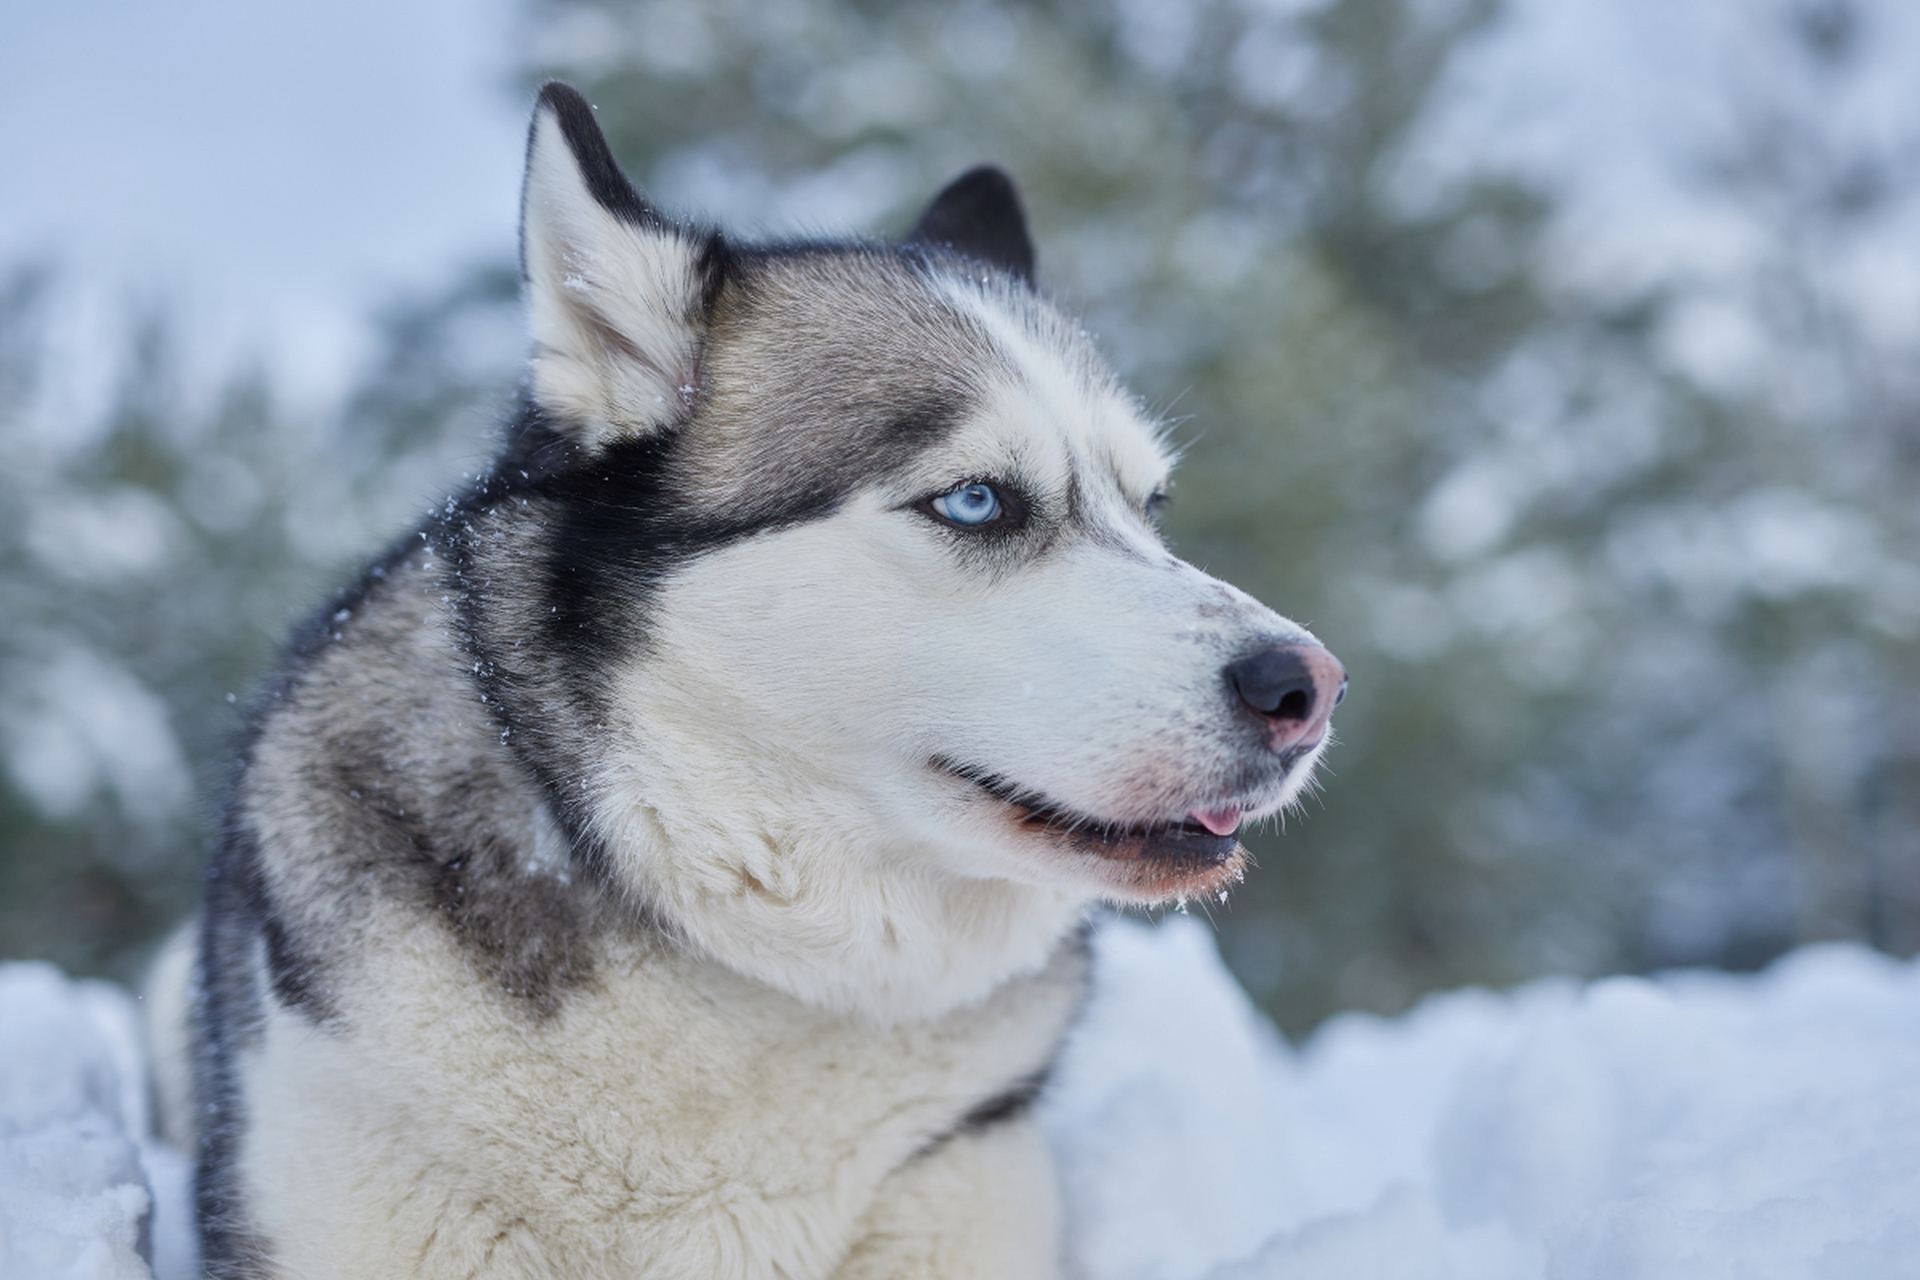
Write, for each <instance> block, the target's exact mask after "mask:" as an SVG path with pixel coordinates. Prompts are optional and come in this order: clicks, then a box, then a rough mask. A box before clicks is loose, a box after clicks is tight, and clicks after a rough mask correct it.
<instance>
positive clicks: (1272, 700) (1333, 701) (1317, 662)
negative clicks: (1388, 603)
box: [1226, 644, 1347, 751]
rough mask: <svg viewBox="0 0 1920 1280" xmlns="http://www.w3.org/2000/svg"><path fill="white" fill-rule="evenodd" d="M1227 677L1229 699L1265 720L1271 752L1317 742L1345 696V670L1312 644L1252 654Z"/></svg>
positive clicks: (1235, 664)
mask: <svg viewBox="0 0 1920 1280" xmlns="http://www.w3.org/2000/svg"><path fill="white" fill-rule="evenodd" d="M1226 677H1227V685H1228V687H1230V688H1231V689H1232V690H1233V692H1234V696H1235V697H1237V698H1239V700H1240V701H1241V702H1242V703H1243V704H1245V705H1246V706H1247V707H1249V708H1250V709H1252V710H1253V712H1254V713H1255V714H1257V715H1258V716H1260V718H1261V719H1262V720H1263V721H1265V723H1266V736H1267V745H1268V746H1270V747H1271V748H1272V749H1273V750H1275V751H1285V750H1287V749H1289V748H1291V747H1294V746H1302V747H1310V746H1313V745H1314V744H1316V743H1318V742H1319V741H1320V739H1321V738H1322V737H1324V736H1325V734H1326V731H1327V718H1328V717H1329V716H1331V715H1332V714H1333V709H1334V707H1335V706H1336V705H1338V703H1339V702H1340V700H1341V699H1342V698H1344V697H1345V696H1346V692H1347V673H1346V669H1345V668H1344V667H1342V666H1341V665H1340V662H1339V659H1337V658H1335V657H1334V656H1333V655H1332V654H1330V653H1328V652H1327V651H1326V650H1325V649H1323V648H1321V647H1320V646H1319V645H1317V644H1283V645H1275V646H1272V647H1270V648H1266V649H1260V650H1257V651H1256V652H1253V653H1250V654H1248V655H1247V656H1246V657H1244V658H1240V659H1238V660H1236V661H1234V662H1230V663H1228V664H1227V666H1226Z"/></svg>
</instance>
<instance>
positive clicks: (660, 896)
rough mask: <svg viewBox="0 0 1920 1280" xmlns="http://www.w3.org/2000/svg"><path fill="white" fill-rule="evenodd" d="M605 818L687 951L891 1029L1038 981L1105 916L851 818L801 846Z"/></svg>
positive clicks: (625, 811) (1054, 890)
mask: <svg viewBox="0 0 1920 1280" xmlns="http://www.w3.org/2000/svg"><path fill="white" fill-rule="evenodd" d="M610 810H611V811H610ZM603 813H604V814H606V816H604V817H602V818H601V819H600V820H599V821H598V822H597V823H596V826H597V828H598V830H597V832H596V834H597V835H598V836H599V837H600V839H601V840H602V842H603V847H604V848H606V849H607V850H609V854H610V856H609V861H610V863H611V864H612V869H613V872H614V875H615V876H616V877H618V878H619V879H620V880H621V881H622V882H623V883H624V885H625V886H627V887H628V888H629V889H630V891H631V892H632V893H633V895H634V896H635V897H636V898H638V899H639V900H641V901H643V902H645V903H646V904H647V906H648V908H649V910H650V912H651V913H652V914H653V916H654V917H655V918H656V919H658V920H659V921H660V922H661V923H662V924H663V925H664V926H665V927H666V928H667V929H668V931H669V932H670V933H672V934H673V935H674V936H675V937H676V938H677V939H678V940H679V942H680V943H681V945H683V946H685V947H687V948H688V949H689V950H691V951H692V952H694V953H695V954H698V955H701V956H703V957H705V958H707V959H709V960H711V961H713V962H714V963H716V964H719V965H721V966H724V967H725V968H728V969H731V970H733V971H734V972H736V973H740V974H743V975H745V976H746V977H749V978H752V979H754V980H755V981H758V982H760V983H763V984H765V985H766V986H769V987H771V988H773V989H775V990H777V991H781V992H783V993H785V994H787V995H789V996H792V997H793V998H794V999H796V1000H799V1001H801V1002H802V1003H805V1004H807V1005H811V1006H813V1007H815V1008H821V1009H826V1010H830V1011H833V1012H836V1013H840V1014H844V1015H847V1016H850V1017H856V1018H860V1019H862V1020H865V1021H868V1022H872V1023H875V1024H878V1025H895V1024H901V1023H912V1022H920V1021H925V1020H928V1019H932V1018H937V1017H940V1016H942V1015H944V1014H947V1013H950V1012H952V1011H953V1010H955V1009H958V1008H962V1007H964V1006H967V1005H972V1004H975V1003H978V1002H979V1001H980V1000H983V999H985V998H986V997H987V996H988V995H989V994H991V993H992V992H993V990H994V989H995V988H996V987H998V986H1000V985H1001V984H1002V983H1004V982H1006V981H1007V980H1008V979H1010V978H1015V977H1019V976H1022V975H1026V974H1031V973H1035V972H1038V971H1039V970H1040V969H1041V968H1043V967H1044V966H1045V965H1046V963H1047V961H1048V959H1049V958H1050V957H1051V956H1052V955H1053V954H1054V952H1055V951H1056V950H1057V949H1058V947H1059V945H1060V942H1061V940H1062V939H1063V938H1065V937H1066V936H1067V935H1068V934H1070V933H1071V932H1072V931H1073V930H1074V929H1075V928H1077V927H1078V926H1079V925H1080V923H1081V921H1082V920H1083V919H1084V918H1085V915H1086V911H1087V909H1088V907H1089V906H1090V899H1089V895H1087V894H1086V893H1085V892H1084V891H1081V890H1075V889H1070V888H1064V887H1056V886H1048V885H1035V884H1023V883H1017V882H1014V881H1010V880H1005V879H984V878H983V879H975V878H969V877H963V876H958V875H955V874H953V873H952V872H950V871H947V870H945V869H943V868H940V867H938V866H937V865H936V855H935V854H934V852H933V851H932V850H925V851H922V850H916V849H914V848H912V847H910V846H903V845H902V844H901V843H899V842H898V841H897V838H896V840H895V841H893V842H887V841H883V840H881V839H879V838H878V837H873V836H866V835H865V834H864V833H862V832H861V831H860V830H859V824H858V823H857V822H847V821H845V820H844V819H845V816H844V815H835V817H836V818H839V819H840V821H838V822H837V823H835V822H820V823H818V824H817V825H816V826H815V827H814V830H815V831H816V832H824V833H829V834H823V835H812V836H811V837H795V836H793V835H791V834H780V833H775V832H774V831H772V830H770V829H768V828H765V827H762V828H760V829H757V830H756V829H751V828H744V829H742V828H735V829H724V828H717V827H689V826H684V825H683V826H681V827H680V829H678V830H674V831H669V830H668V828H667V825H666V824H665V823H664V822H663V821H662V818H661V813H660V811H659V810H658V809H657V808H654V807H652V806H650V805H644V804H640V803H637V802H636V803H633V804H630V805H626V806H619V807H617V808H613V807H610V809H603ZM616 814H618V815H623V816H616ZM787 830H788V831H789V832H791V831H792V830H794V828H791V827H789V828H788V829H787Z"/></svg>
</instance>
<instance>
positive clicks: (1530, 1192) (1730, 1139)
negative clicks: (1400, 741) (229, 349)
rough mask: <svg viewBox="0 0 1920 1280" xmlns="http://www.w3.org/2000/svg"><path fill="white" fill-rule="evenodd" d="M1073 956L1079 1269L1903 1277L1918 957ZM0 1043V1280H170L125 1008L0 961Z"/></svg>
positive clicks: (1848, 952) (1248, 1277)
mask: <svg viewBox="0 0 1920 1280" xmlns="http://www.w3.org/2000/svg"><path fill="white" fill-rule="evenodd" d="M1094 949H1095V970H1094V972H1095V987H1094V993H1093V997H1092V999H1091V1002H1090V1004H1089V1006H1088V1010H1087V1017H1086V1021H1085V1023H1084V1024H1083V1025H1082V1027H1081V1028H1080V1030H1079V1031H1078V1032H1077V1033H1076V1035H1075V1037H1074V1039H1073V1041H1072V1043H1071V1044H1070V1045H1069V1047H1068V1050H1067V1053H1066V1054H1065V1056H1064V1057H1063V1058H1062V1060H1061V1063H1060V1067H1059V1070H1058V1072H1057V1074H1056V1077H1055V1080H1054V1084H1053V1087H1052V1088H1051V1089H1050V1090H1049V1093H1048V1095H1047V1097H1046V1099H1045V1101H1044V1103H1043V1105H1042V1108H1041V1113H1040V1120H1041V1124H1042V1126H1043V1127H1044V1128H1045V1130H1046V1132H1047V1134H1048V1137H1049V1139H1050V1140H1051V1141H1052V1143H1053V1144H1054V1148H1055V1150H1056V1151H1057V1152H1058V1153H1059V1156H1060V1164H1061V1177H1062V1183H1063V1191H1064V1195H1065V1202H1066V1208H1067V1215H1068V1229H1069V1237H1070V1250H1071V1253H1072V1255H1073V1258H1074V1262H1075V1268H1074V1274H1076V1275H1077V1276H1079V1277H1083V1280H1203V1278H1204V1280H1446V1278H1448V1277H1459V1278H1460V1280H1622V1278H1631V1280H1668V1278H1669V1277H1671V1278H1672V1280H1719V1278H1721V1277H1725V1278H1727V1280H1732V1278H1733V1277H1739V1278H1740V1280H1775V1278H1778V1280H1795V1278H1798V1277H1808V1278H1812V1277H1832V1278H1835V1280H1896V1278H1898V1280H1910V1278H1911V1277H1912V1276H1914V1275H1915V1274H1916V1269H1915V1261H1914V1260H1915V1259H1916V1258H1920V962H1908V963H1902V962H1898V961H1894V960H1890V959H1887V958H1886V957H1884V956H1880V955H1876V954H1875V953H1872V952H1869V951H1866V950H1864V949H1861V948H1858V947H1849V946H1825V947H1813V948H1808V949H1805V950H1802V951H1799V952H1796V953H1795V954H1793V955H1791V956H1789V957H1788V958H1787V959H1785V960H1783V961H1781V962H1780V963H1779V964H1776V965H1775V966H1774V967H1773V968H1771V969H1769V970H1768V971H1767V972H1766V973H1764V974H1761V975H1759V976H1757V977H1730V976H1726V975H1713V974H1698V973H1688V974H1674V975H1668V976H1666V977H1661V978H1656V979H1640V978H1609V979H1606V980H1604V981H1601V982H1596V983H1591V984H1587V985H1581V984H1577V983H1572V982H1564V981H1544V982H1536V983H1533V984H1530V985H1528V986H1525V987H1522V988H1520V989H1519V990H1517V991H1514V992H1511V993H1508V994H1504V995H1497V994H1492V993H1488V992H1483V991H1463V992H1455V993H1452V994H1448V995H1443V996H1436V997H1433V998H1432V999H1429V1000H1427V1001H1426V1002H1425V1003H1423V1004H1422V1005H1420V1006H1419V1007H1418V1008H1416V1009H1415V1010H1413V1011H1412V1012H1411V1013H1408V1014H1406V1015H1405V1016H1403V1017H1400V1018H1391V1019H1388V1018H1376V1017H1370V1016H1364V1015H1357V1014H1350V1015H1345V1016H1342V1017H1340V1018H1336V1019H1334V1020H1333V1021H1331V1022H1329V1023H1328V1024H1327V1025H1326V1026H1325V1027H1324V1028H1322V1029H1321V1030H1320V1031H1319V1032H1318V1033H1317V1034H1315V1035H1314V1036H1313V1037H1312V1038H1311V1039H1310V1040H1309V1041H1307V1043H1306V1044H1305V1045H1303V1046H1301V1047H1300V1048H1298V1049H1294V1048H1291V1047H1289V1046H1288V1045H1287V1044H1286V1043H1285V1042H1284V1041H1283V1040H1282V1039H1281V1038H1280V1037H1279V1036H1278V1035H1277V1034H1276V1033H1275V1032H1274V1030H1273V1028H1272V1026H1271V1025H1270V1024H1268V1023H1267V1022H1266V1020H1265V1019H1264V1018H1262V1017H1261V1016H1260V1015H1259V1014H1258V1013H1257V1012H1256V1011H1255V1010H1254V1008H1253V1006H1252V1005H1251V1004H1250V1003H1249V1002H1248V1000H1247V998H1246V996H1245V995H1243V994H1242V993H1241V991H1240V989H1239V987H1237V986H1236V985H1235V984H1234V982H1233V979H1232V978H1231V977H1229V976H1228V974H1227V972H1226V970H1225V968H1224V967H1223V966H1222V965H1221V963H1220V959H1219V955H1218V953H1217V952H1216V951H1215V949H1214V944H1213V939H1212V936H1211V935H1210V934H1209V933H1208V932H1207V930H1206V929H1205V928H1204V927H1203V926H1201V925H1200V924H1198V923H1197V922H1195V921H1193V920H1190V919H1187V918H1184V917H1174V918H1172V919H1169V920H1167V921H1166V922H1164V923H1163V924H1161V925H1159V926H1156V927H1152V928H1149V927H1147V926H1144V925H1140V924H1136V923H1134V922H1131V921H1127V920H1111V921H1108V922H1106V923H1105V924H1104V925H1103V927H1102V928H1101V929H1100V930H1099V932H1098V933H1097V934H1096V935H1095V939H1094ZM0 1030H4V1035H0V1280H69V1278H73V1280H148V1278H149V1277H150V1276H151V1277H158V1280H186V1278H187V1277H189V1276H191V1275H192V1274H193V1270H194V1267H193V1257H192V1248H191V1243H190V1238H189V1237H190V1233H189V1230H188V1227H187V1222H188V1196H189V1191H188V1183H189V1179H188V1177H187V1171H186V1166H185V1162H184V1161H183V1160H181V1158H180V1157H179V1155H178V1154H176V1153H174V1152H172V1151H171V1150H169V1149H167V1148H166V1147H164V1146H162V1145H159V1144H157V1143H155V1142H154V1141H153V1140H152V1139H150V1138H149V1137H148V1136H147V1134H148V1124H149V1120H148V1114H147V1102H146V1082H145V1077H144V1068H143V1066H142V1062H141V1056H140V1055H141V1050H140V1040H139V1036H138V1034H137V1019H136V1016H135V1005H134V1002H133V1000H132V999H131V997H129V996H127V995H126V994H125V993H124V992H122V991H120V990H118V989H117V988H114V987H111V986H109V985H107V984H104V983H95V982H69V981H68V980H66V979H65V978H63V977H61V976H60V975H59V973H57V972H56V971H55V970H53V969H51V968H49V967H47V966H45V965H37V964H13V965H0ZM150 1210H151V1212H150ZM150 1224H151V1225H150ZM149 1260H151V1263H152V1266H151V1270H150V1269H149Z"/></svg>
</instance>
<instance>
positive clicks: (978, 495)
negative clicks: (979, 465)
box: [933, 484, 1000, 525]
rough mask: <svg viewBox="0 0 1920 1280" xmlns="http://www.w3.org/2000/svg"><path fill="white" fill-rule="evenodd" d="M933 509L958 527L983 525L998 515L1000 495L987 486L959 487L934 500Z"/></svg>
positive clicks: (971, 485)
mask: <svg viewBox="0 0 1920 1280" xmlns="http://www.w3.org/2000/svg"><path fill="white" fill-rule="evenodd" d="M933 509H934V512H935V513H936V514H938V515H939V516H941V517H942V518H944V519H947V520H951V521H953V523H955V524H958V525H976V524H985V523H986V522H987V521H989V520H991V519H993V518H994V517H995V516H997V515H999V514H1000V495H999V494H998V493H995V492H994V489H993V486H992V485H989V484H967V485H961V486H960V487H959V488H958V489H955V490H954V491H953V492H952V493H943V494H941V495H940V496H939V497H937V498H935V499H934V500H933Z"/></svg>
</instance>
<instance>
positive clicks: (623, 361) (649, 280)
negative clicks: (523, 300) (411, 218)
mask: <svg viewBox="0 0 1920 1280" xmlns="http://www.w3.org/2000/svg"><path fill="white" fill-rule="evenodd" d="M724 258H725V251H724V246H723V243H722V241H721V239H720V237H719V235H718V234H717V233H700V232H696V231H694V230H692V229H690V228H686V227H681V226H678V225H676V224H675V223H673V222H670V221H668V220H667V219H666V218H664V217H662V216H661V215H660V213H659V211H657V210H656V209H654V207H653V206H652V205H650V204H648V203H647V202H646V201H645V200H644V199H642V198H641V196H640V194H639V193H638V192H636V191H635V190H634V189H633V187H632V185H631V184H630V183H628V181H627V179H626V175H624V174H622V173H621V172H620V166H619V165H617V164H616V163H614V159H613V152H612V150H611V149H609V148H608V146H607V140H606V137H605V136H604V135H603V134H602V133H601V132H600V126H599V125H598V124H596V123H595V122H594V119H593V108H591V107H589V106H588V105H587V101H586V99H585V98H582V97H581V96H580V95H579V93H578V92H576V91H575V90H574V89H573V88H572V87H571V86H569V85H564V84H561V83H559V82H558V81H554V82H552V83H549V84H548V85H547V86H546V87H545V88H543V89H541V90H540V99H539V102H538V103H537V105H536V106H535V107H534V111H533V128H532V130H531V132H530V134H529V136H528V138H527V178H526V185H525V187H523V188H522V190H521V196H520V271H521V275H522V276H523V277H524V278H525V280H526V288H527V310H528V319H529V322H530V324H531V326H532V329H533V398H534V400H535V402H536V403H537V404H538V405H539V406H540V407H541V408H542V409H544V410H546V411H547V413H548V414H549V415H550V417H551V419H552V420H553V422H554V423H555V425H556V426H558V427H559V428H560V429H561V430H562V431H564V432H566V433H567V434H569V435H571V436H572V437H573V438H574V440H575V442H576V443H577V444H580V445H582V446H584V447H586V448H588V449H589V450H593V449H598V448H600V447H602V446H604V445H605V444H607V443H609V442H611V441H613V440H617V439H622V438H630V437H637V436H644V435H646V434H648V433H650V432H653V431H657V430H660V429H661V428H662V427H664V426H666V425H668V424H670V423H672V422H674V421H676V420H678V419H680V418H681V417H682V416H683V415H684V414H685V413H686V410H687V408H688V407H689V405H690V404H691V402H692V398H693V396H694V394H695V392H696V390H697V388H698V383H699V370H698V368H697V364H696V359H697V356H698V353H699V349H700V338H701V334H702V331H703V329H704V327H705V323H706V311H707V306H708V304H709V302H710V301H711V299H712V295H713V291H714V289H715V287H716V284H717V281H718V278H719V275H720V273H721V271H722V270H723V269H724V268H723V260H724Z"/></svg>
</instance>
